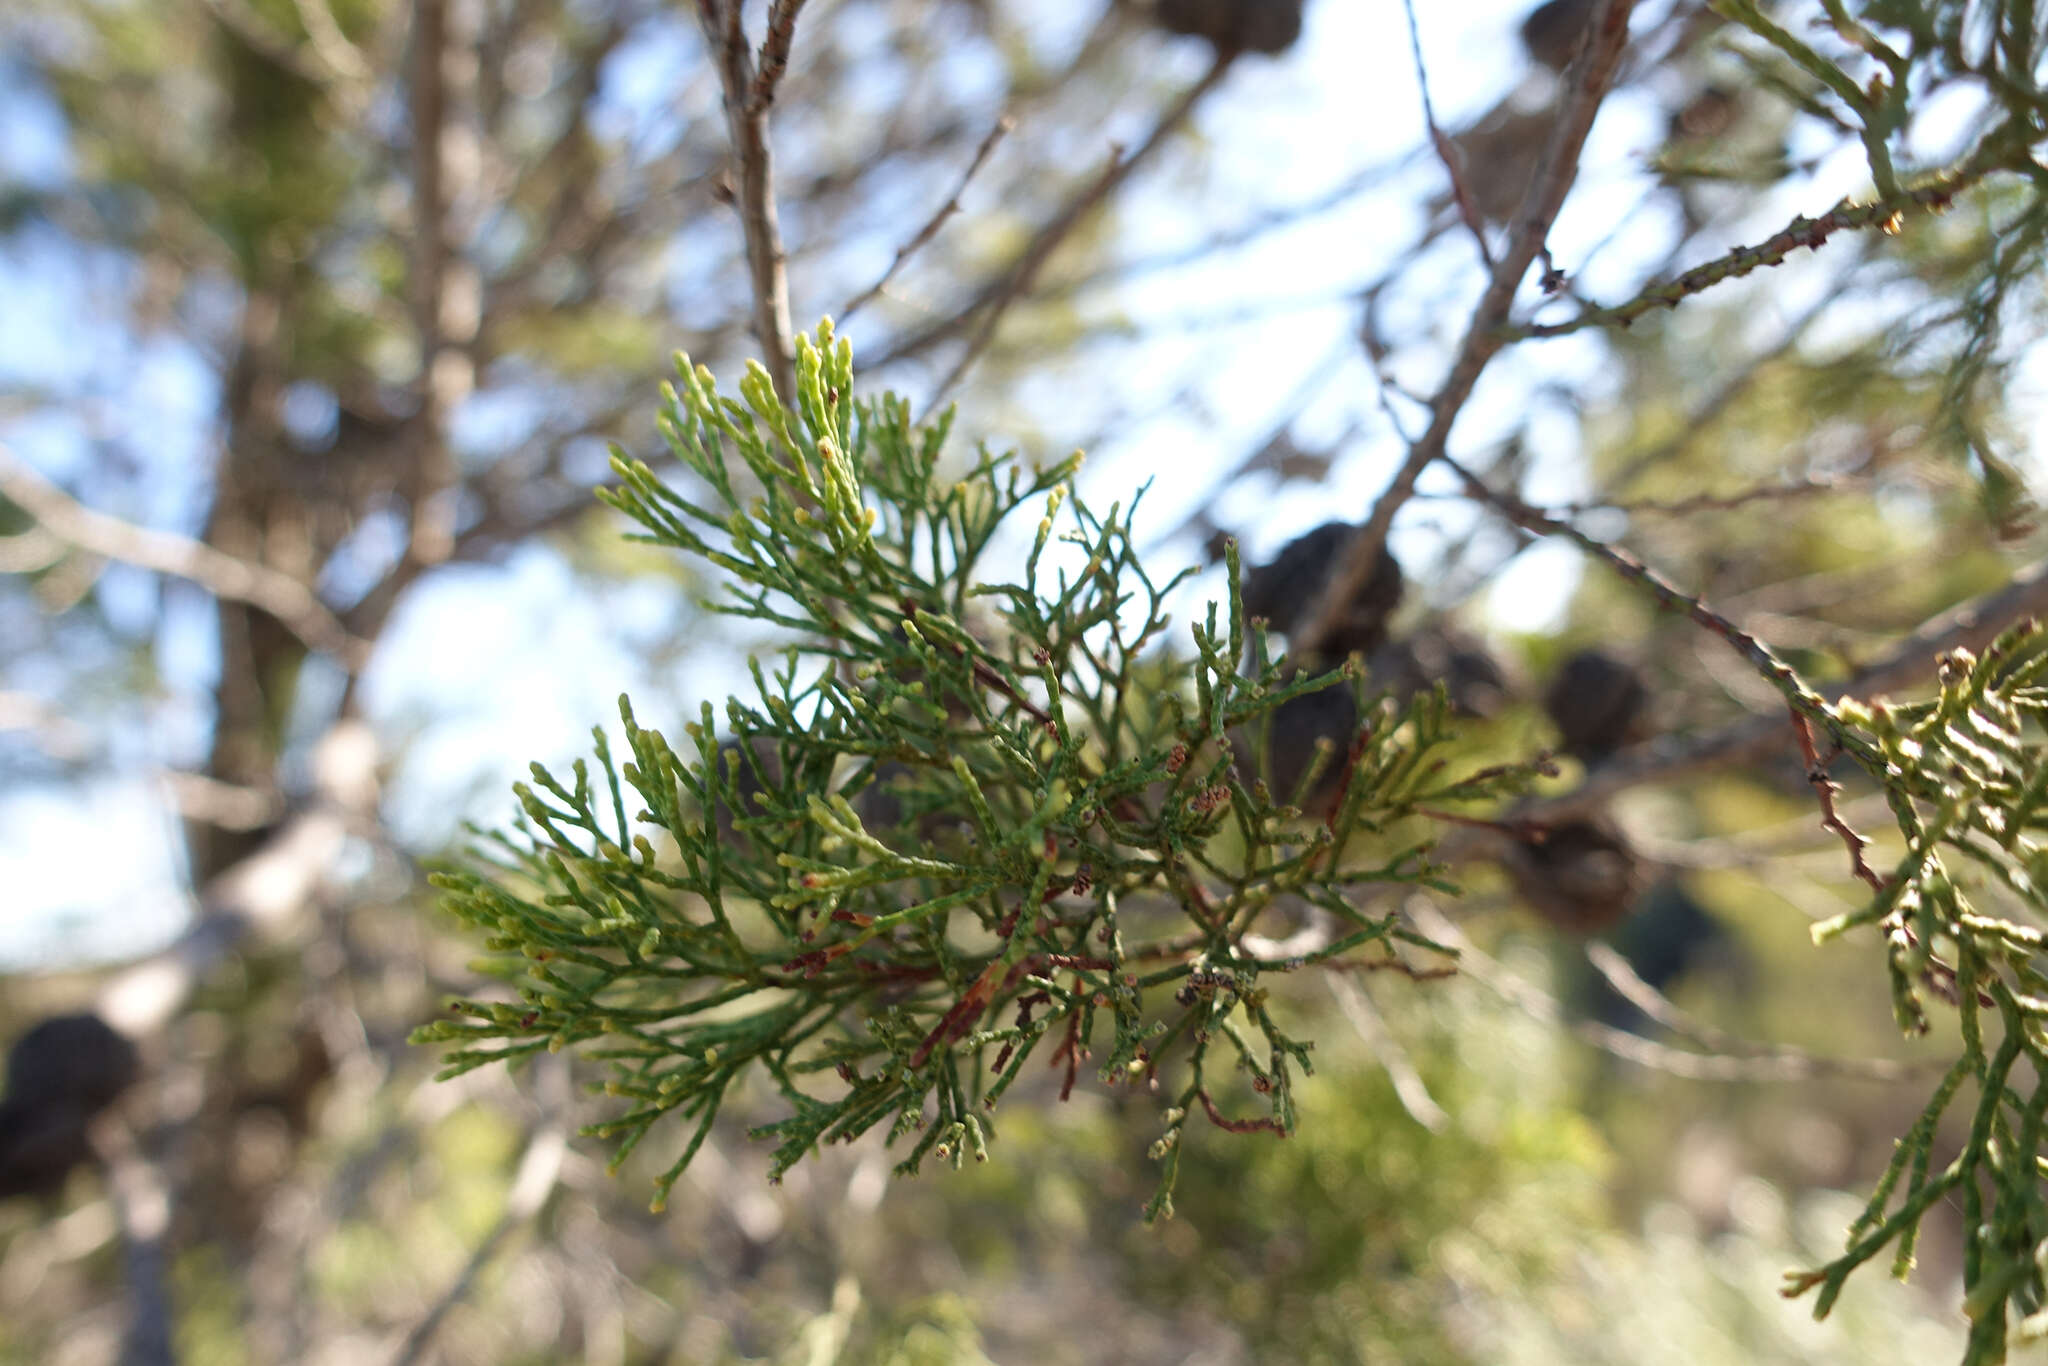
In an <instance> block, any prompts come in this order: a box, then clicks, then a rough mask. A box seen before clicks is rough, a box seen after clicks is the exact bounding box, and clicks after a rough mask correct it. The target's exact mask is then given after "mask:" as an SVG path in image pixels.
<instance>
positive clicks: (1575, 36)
mask: <svg viewBox="0 0 2048 1366" xmlns="http://www.w3.org/2000/svg"><path fill="white" fill-rule="evenodd" d="M1592 17H1593V4H1592V0H1549V3H1548V4H1543V5H1538V6H1537V7H1536V8H1535V9H1533V10H1530V11H1529V17H1528V18H1526V19H1524V20H1523V21H1522V47H1523V48H1524V49H1525V50H1526V51H1527V52H1528V54H1529V60H1530V61H1532V62H1535V63H1536V64H1537V65H1538V66H1545V67H1549V68H1550V69H1551V70H1552V71H1562V70H1564V69H1565V68H1566V67H1568V66H1570V65H1571V64H1572V58H1574V57H1576V56H1578V54H1579V43H1580V41H1581V40H1582V39H1584V37H1585V36H1586V21H1587V20H1588V19H1590V18H1592Z"/></svg>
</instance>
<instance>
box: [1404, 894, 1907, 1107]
mask: <svg viewBox="0 0 2048 1366" xmlns="http://www.w3.org/2000/svg"><path fill="white" fill-rule="evenodd" d="M1407 909H1408V913H1409V914H1410V915H1411V916H1412V917H1413V918H1414V920H1415V924H1416V928H1418V929H1420V930H1421V931H1422V932H1423V933H1424V934H1426V935H1428V936H1429V937H1430V938H1431V939H1434V940H1436V941H1437V942H1438V943H1440V944H1447V945H1449V946H1450V947H1452V948H1454V949H1456V950H1457V952H1458V967H1459V969H1460V971H1461V972H1463V973H1464V975H1465V976H1467V977H1470V978H1471V979H1472V980H1473V981H1475V982H1478V983H1479V984H1480V985H1481V986H1483V987H1485V988H1486V989H1487V990H1489V991H1491V992H1493V993H1494V994H1495V995H1497V996H1499V997H1500V998H1501V999H1503V1000H1505V1001H1507V1002H1508V1003H1510V1004H1511V1005H1513V1006H1515V1007H1516V1008H1517V1009H1519V1010H1521V1011H1522V1012H1523V1013H1525V1014H1527V1015H1529V1016H1530V1017H1532V1018H1534V1019H1537V1020H1541V1021H1543V1022H1544V1023H1545V1024H1553V1025H1562V1024H1567V1023H1569V1024H1570V1027H1571V1031H1572V1032H1573V1033H1574V1034H1576V1035H1577V1036H1578V1037H1579V1038H1581V1039H1583V1040H1584V1041H1585V1042H1587V1043H1589V1044H1591V1045H1593V1047H1595V1048H1598V1049H1600V1050H1601V1051H1602V1052H1605V1053H1611V1054H1613V1055H1614V1056H1615V1057H1617V1058H1622V1059H1625V1060H1626V1061H1628V1062H1632V1063H1636V1064H1638V1065H1639V1066H1642V1067H1648V1068H1651V1069H1652V1070H1654V1071H1658V1072H1668V1073H1670V1074H1671V1075H1673V1076H1676V1077H1685V1078H1687V1079H1688V1080H1690V1081H1735V1082H1744V1081H1781V1082H1783V1081H1813V1080H1815V1079H1817V1078H1820V1077H1843V1078H1848V1079H1850V1080H1856V1081H1881V1082H1891V1081H1903V1080H1906V1079H1908V1078H1911V1077H1918V1076H1926V1075H1928V1073H1929V1072H1930V1071H1939V1070H1940V1069H1939V1067H1938V1066H1937V1067H1933V1068H1930V1067H1928V1066H1926V1065H1924V1064H1916V1063H1911V1062H1900V1061H1897V1060H1895V1059H1892V1058H1825V1057H1816V1056H1814V1055H1813V1054H1810V1053H1804V1052H1801V1051H1800V1050H1798V1049H1794V1048H1784V1047H1781V1046H1777V1045H1770V1044H1755V1043H1750V1042H1748V1041H1745V1040H1736V1039H1733V1038H1732V1037H1730V1036H1727V1035H1721V1034H1718V1032H1717V1033H1716V1034H1715V1036H1714V1037H1715V1038H1716V1039H1717V1041H1718V1042H1720V1043H1722V1044H1726V1045H1733V1046H1734V1049H1735V1050H1736V1051H1727V1050H1721V1051H1715V1052H1706V1053H1695V1052H1692V1051H1691V1050H1689V1049H1684V1048H1673V1047H1671V1046H1670V1045H1669V1044H1663V1043H1658V1042H1657V1041H1656V1040H1654V1039H1646V1038H1643V1037H1642V1036H1641V1035H1640V1034H1631V1033H1629V1032H1628V1031H1627V1030H1625V1029H1616V1028H1615V1027H1614V1026H1613V1025H1607V1024H1601V1023H1600V1022H1599V1021H1597V1020H1578V1021H1571V1020H1570V1019H1569V1016H1568V1015H1567V1013H1566V1011H1565V1008H1564V1004H1563V1003H1562V1002H1560V1001H1559V1000H1558V999H1557V998H1556V997H1555V996H1552V995H1551V994H1550V993H1549V992H1547V991H1544V990H1543V989H1542V988H1541V987H1539V986H1537V985H1536V984H1535V983H1533V982H1530V981H1528V980H1526V979H1525V978H1522V977H1519V976H1517V975H1516V974H1514V973H1513V972H1510V971H1509V970H1508V969H1507V968H1505V967H1503V966H1502V965H1501V964H1500V963H1499V962H1498V961H1497V960H1495V959H1493V958H1491V957H1489V956H1488V955H1486V954H1485V953H1483V952H1481V951H1480V950H1479V948H1478V947H1477V946H1475V945H1474V944H1473V943H1472V941H1471V940H1470V939H1468V938H1466V937H1465V933H1464V931H1462V930H1460V929H1459V928H1458V927H1457V925H1456V924H1454V923H1453V922H1452V921H1451V919H1450V917H1449V916H1446V915H1445V914H1444V913H1443V912H1442V911H1440V910H1438V909H1437V908H1436V907H1435V906H1434V905H1431V904H1430V903H1429V902H1428V900H1427V899H1426V898H1423V897H1415V898H1412V899H1411V900H1410V901H1409V903H1408V907H1407ZM1615 957H1616V958H1619V957H1620V955H1618V954H1617V955H1615ZM1595 966H1598V964H1597V963H1596V964H1595ZM1623 966H1624V967H1626V966H1627V965H1626V963H1624V964H1623ZM1629 976H1631V977H1633V976H1634V973H1633V972H1631V973H1630V974H1629ZM1636 980H1637V981H1638V982H1640V981H1641V979H1640V978H1637V979H1636ZM1643 991H1645V992H1649V993H1650V994H1651V995H1655V993H1654V992H1652V991H1651V989H1650V988H1649V986H1648V985H1647V984H1643ZM1646 999H1647V998H1646ZM1657 1000H1658V1001H1663V997H1661V996H1658V997H1657ZM1666 1004H1667V1005H1668V1002H1667V1003H1666ZM1671 1009H1672V1011H1673V1013H1675V1012H1676V1007H1671Z"/></svg>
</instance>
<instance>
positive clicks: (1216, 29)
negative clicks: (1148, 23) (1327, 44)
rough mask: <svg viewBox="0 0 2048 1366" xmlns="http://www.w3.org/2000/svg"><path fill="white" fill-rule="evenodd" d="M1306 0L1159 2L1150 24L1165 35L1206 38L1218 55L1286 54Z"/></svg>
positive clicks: (1168, 0) (1163, 0) (1164, 0)
mask: <svg viewBox="0 0 2048 1366" xmlns="http://www.w3.org/2000/svg"><path fill="white" fill-rule="evenodd" d="M1304 4H1305V0H1158V4H1157V5H1156V6H1155V7H1154V9H1153V11H1152V17H1153V21H1154V22H1155V23H1157V24H1158V25H1159V27H1161V28H1163V29H1165V30H1166V31H1167V32H1168V33H1181V34H1186V35H1187V36H1188V37H1191V38H1206V39H1208V40H1209V45H1210V46H1211V47H1214V48H1215V49H1216V50H1217V51H1218V52H1263V53H1269V54H1270V53H1276V52H1285V51H1286V50H1287V49H1288V48H1290V47H1293V46H1294V43H1295V40H1296V39H1297V38H1299V37H1301V11H1302V8H1303V5H1304Z"/></svg>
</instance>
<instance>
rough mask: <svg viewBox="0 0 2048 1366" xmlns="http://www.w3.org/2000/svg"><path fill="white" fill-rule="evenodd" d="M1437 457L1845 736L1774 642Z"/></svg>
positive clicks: (1517, 519) (1480, 492) (1485, 497)
mask: <svg viewBox="0 0 2048 1366" xmlns="http://www.w3.org/2000/svg"><path fill="white" fill-rule="evenodd" d="M1437 458H1438V459H1439V460H1441V461H1442V462H1443V464H1444V466H1445V467H1446V468H1447V469H1449V470H1450V471H1451V472H1452V473H1453V474H1455V475H1457V476H1458V478H1460V479H1461V480H1463V481H1464V484H1465V488H1466V489H1467V491H1468V492H1470V494H1471V495H1472V497H1473V498H1475V499H1477V500H1478V501H1480V502H1482V503H1485V504H1486V505H1487V506H1489V507H1492V508H1494V509H1495V510H1497V511H1498V512H1500V513H1501V514H1502V515H1504V516H1505V517H1507V519H1508V520H1509V521H1511V522H1513V523H1515V524H1516V525H1517V526H1520V527H1522V528H1524V529H1525V530H1528V531H1533V532H1535V533H1537V534H1538V535H1544V536H1563V537H1564V538H1566V539H1567V540H1569V541H1571V542H1572V543H1573V544H1574V545H1577V546H1578V547H1579V548H1580V549H1581V550H1584V551H1586V552H1587V553H1588V554H1590V555H1593V556H1594V557H1595V558H1597V559H1601V560H1604V561H1606V563H1607V564H1608V565H1610V566H1611V567H1612V568H1613V569H1614V570H1615V571H1616V572H1617V573H1619V574H1620V575H1621V576H1622V577H1624V578H1627V579H1632V580H1634V581H1635V582H1636V583H1639V584H1641V585H1642V586H1643V587H1644V588H1646V589H1647V590H1649V593H1650V595H1651V596H1652V597H1654V598H1656V599H1657V601H1658V602H1659V603H1660V604H1661V605H1663V606H1664V607H1666V608H1668V609H1670V610H1672V611H1674V612H1683V613H1684V614H1685V615H1686V616H1688V617H1690V618H1692V619H1693V620H1694V621H1695V622H1698V623H1699V624H1700V625H1701V626H1704V627H1705V628H1706V629H1707V630H1709V631H1711V632H1713V633H1714V634H1715V635H1717V636H1719V637H1721V639H1723V640H1725V641H1727V642H1728V644H1729V645H1730V646H1732V647H1733V648H1734V649H1735V651H1736V653H1738V654H1740V655H1741V656H1742V657H1743V658H1744V659H1746V660H1748V661H1749V663H1750V667H1751V668H1753V669H1754V670H1755V671H1756V672H1757V674H1758V675H1759V676H1761V677H1762V678H1763V679H1764V680H1765V681H1767V682H1769V683H1770V684H1771V686H1772V687H1774V688H1776V689H1777V690H1778V693H1779V695H1780V696H1782V697H1783V698H1784V699H1785V702H1786V704H1787V705H1788V706H1790V707H1791V708H1792V710H1793V712H1794V713H1795V714H1797V715H1801V716H1804V717H1807V718H1809V719H1811V720H1813V721H1817V722H1819V723H1820V724H1821V725H1823V726H1825V727H1827V728H1828V729H1829V731H1830V733H1831V734H1835V735H1837V737H1838V738H1841V737H1840V727H1839V723H1838V722H1836V720H1835V718H1834V717H1833V716H1832V715H1831V714H1830V712H1829V710H1828V704H1827V700H1826V699H1825V698H1823V697H1822V696H1821V695H1820V694H1819V693H1816V692H1814V691H1813V690H1812V689H1811V688H1809V687H1808V686H1807V685H1806V682H1805V680H1804V679H1802V678H1800V676H1799V674H1798V672H1797V671H1796V670H1794V669H1793V668H1792V666H1791V665H1789V664H1787V663H1786V662H1785V661H1784V660H1782V659H1780V658H1778V656H1777V655H1776V654H1775V653H1774V652H1773V651H1772V650H1771V647H1770V646H1768V645H1766V644H1764V643H1763V642H1762V641H1760V640H1758V639H1757V638H1756V637H1755V636H1753V635H1751V634H1750V633H1749V632H1747V631H1745V630H1743V629H1742V628H1741V627H1739V626H1737V625H1736V624H1735V623H1734V622H1732V621H1730V620H1729V619H1728V618H1727V617H1725V616H1722V615H1721V614H1720V613H1719V612H1716V611H1715V610H1714V609H1713V608H1711V607H1709V606H1708V605H1707V604H1706V603H1705V602H1704V601H1703V600H1701V599H1699V598H1696V597H1693V596H1692V595H1691V594H1688V593H1686V592H1684V591H1682V590H1681V589H1679V588H1678V587H1677V586H1676V585H1674V584H1672V583H1671V581H1670V580H1668V579H1666V578H1665V577H1664V576H1663V575H1661V574H1659V573H1657V571H1656V570H1654V569H1651V568H1650V567H1649V566H1647V565H1645V564H1644V563H1643V562H1642V561H1641V560H1638V559H1637V558H1636V557H1635V556H1633V555H1631V554H1629V553H1628V552H1627V551H1624V550H1619V549H1616V548H1615V547H1614V546H1611V545H1608V544H1607V543H1606V542H1605V541H1601V540H1597V539H1595V538H1594V537H1591V536H1588V535H1587V534H1586V533H1585V532H1583V531H1580V530H1579V529H1578V528H1577V527H1575V526H1573V525H1572V524H1571V523H1569V522H1563V521H1559V520H1558V519H1557V518H1555V517H1551V516H1548V515H1546V514H1544V513H1542V512H1539V511H1537V510H1536V509H1535V508H1533V507H1530V506H1529V505H1528V504H1527V503H1524V502H1523V501H1522V500H1521V499H1519V498H1517V497H1515V496H1514V495H1512V494H1507V493H1502V492H1499V491H1498V490H1496V489H1492V488H1489V487H1488V486H1487V485H1486V483H1485V481H1483V480H1481V479H1480V478H1479V476H1478V475H1476V474H1473V473H1472V472H1471V471H1470V470H1467V469H1466V468H1465V467H1464V466H1463V465H1461V464H1459V463H1458V462H1457V461H1456V460H1453V459H1452V458H1451V457H1450V456H1448V455H1439V456H1438V457H1437Z"/></svg>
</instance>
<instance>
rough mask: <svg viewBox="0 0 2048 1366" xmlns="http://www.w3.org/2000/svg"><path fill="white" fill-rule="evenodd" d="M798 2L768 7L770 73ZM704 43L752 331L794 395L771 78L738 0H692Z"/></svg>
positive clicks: (785, 45) (772, 370)
mask: <svg viewBox="0 0 2048 1366" xmlns="http://www.w3.org/2000/svg"><path fill="white" fill-rule="evenodd" d="M801 8H802V5H801V3H791V2H790V0H777V3H776V4H775V5H774V6H773V7H772V9H771V11H770V14H769V33H768V38H767V40H766V41H765V42H764V43H763V45H762V50H761V51H762V56H763V58H764V59H769V60H773V61H774V62H775V63H776V67H777V70H776V73H775V75H776V77H777V78H779V76H780V74H781V73H780V68H781V66H782V64H783V63H785V62H786V61H787V60H788V52H789V34H788V33H787V32H785V33H783V34H782V36H781V37H780V38H778V37H777V33H776V28H775V25H776V23H777V21H778V20H780V21H781V22H782V23H783V24H784V25H785V26H786V27H793V26H794V25H795V23H796V14H797V11H798V10H799V9H801ZM697 17H698V19H699V21H700V22H701V23H702V25H703V28H704V42H705V44H706V45H707V46H708V47H709V48H710V50H711V53H712V56H713V57H714V59H715V60H716V63H717V66H718V78H719V83H720V85H721V86H723V87H724V91H725V121H726V128H727V131H728V133H729V135H730V136H731V139H732V156H733V163H734V166H735V168H736V170H737V172H738V174H737V176H736V182H737V183H736V186H735V193H736V199H737V204H738V208H739V214H740V230H741V233H742V234H743V235H744V236H745V238H746V243H747V268H748V270H749V272H750V273H751V274H752V277H753V294H754V336H755V339H756V340H757V341H759V342H760V344H761V350H762V351H763V353H764V356H763V364H765V365H766V366H767V367H768V377H769V378H770V379H772V380H774V381H775V391H776V393H778V394H780V395H782V397H783V398H785V399H787V400H788V401H790V402H792V403H794V402H795V401H796V343H795V340H794V333H793V332H792V330H791V327H790V322H789V272H788V259H789V258H788V253H787V252H785V251H784V250H783V246H782V222H781V219H780V218H779V217H778V215H777V213H776V209H775V183H774V182H775V158H774V155H773V153H772V151H771V150H770V148H769V144H768V107H769V105H770V103H772V101H773V98H774V90H775V79H773V78H768V77H767V74H766V72H765V71H763V72H762V73H759V74H757V73H756V71H755V67H754V60H753V57H752V56H751V55H750V54H749V52H748V50H747V35H746V30H745V29H744V28H743V27H742V26H741V24H740V0H697Z"/></svg>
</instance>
